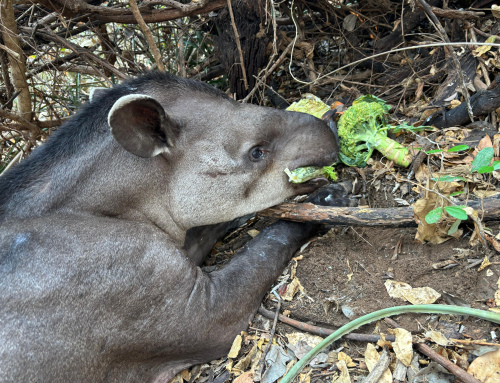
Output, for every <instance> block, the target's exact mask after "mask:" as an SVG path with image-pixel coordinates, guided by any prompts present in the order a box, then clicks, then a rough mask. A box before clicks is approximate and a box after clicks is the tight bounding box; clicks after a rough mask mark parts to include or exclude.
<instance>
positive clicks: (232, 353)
mask: <svg viewBox="0 0 500 383" xmlns="http://www.w3.org/2000/svg"><path fill="white" fill-rule="evenodd" d="M242 340H243V339H242V338H241V335H236V338H234V340H233V345H232V346H231V350H229V353H228V354H227V357H228V358H236V357H237V356H238V353H239V352H240V349H241V341H242Z"/></svg>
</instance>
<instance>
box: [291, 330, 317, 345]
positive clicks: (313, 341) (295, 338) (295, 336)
mask: <svg viewBox="0 0 500 383" xmlns="http://www.w3.org/2000/svg"><path fill="white" fill-rule="evenodd" d="M286 337H287V338H288V343H290V344H291V345H292V346H297V344H298V343H299V342H300V341H304V342H306V343H307V344H308V345H309V346H310V347H311V348H314V347H316V346H317V345H318V344H320V343H321V342H323V338H322V337H320V336H318V335H311V334H305V333H302V332H292V333H290V334H286Z"/></svg>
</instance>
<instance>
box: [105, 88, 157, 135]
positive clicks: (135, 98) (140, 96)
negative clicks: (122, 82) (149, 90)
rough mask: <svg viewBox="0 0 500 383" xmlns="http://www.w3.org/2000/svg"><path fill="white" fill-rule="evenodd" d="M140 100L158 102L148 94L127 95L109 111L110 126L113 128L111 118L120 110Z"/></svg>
mask: <svg viewBox="0 0 500 383" xmlns="http://www.w3.org/2000/svg"><path fill="white" fill-rule="evenodd" d="M138 100H153V101H156V100H155V99H154V98H153V97H151V96H148V95H146V94H140V93H137V94H127V95H126V96H122V97H120V98H119V99H118V100H117V101H116V102H115V103H114V104H113V107H112V108H111V109H110V110H109V113H108V125H109V126H110V127H111V116H112V115H113V114H114V113H115V112H116V111H117V110H118V109H121V108H123V107H124V106H125V105H127V104H130V103H131V102H133V101H138Z"/></svg>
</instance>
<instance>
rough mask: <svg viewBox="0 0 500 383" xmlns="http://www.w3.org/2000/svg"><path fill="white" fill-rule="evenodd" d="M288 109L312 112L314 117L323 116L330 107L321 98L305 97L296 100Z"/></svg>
mask: <svg viewBox="0 0 500 383" xmlns="http://www.w3.org/2000/svg"><path fill="white" fill-rule="evenodd" d="M286 110H290V111H292V112H301V113H307V114H311V115H313V116H314V117H317V118H321V117H323V114H325V113H326V112H328V111H329V110H330V107H329V106H328V105H326V104H325V103H324V102H323V101H321V100H320V99H319V98H317V97H315V98H312V99H311V98H303V99H302V100H300V101H296V102H294V103H293V104H292V105H290V106H289V107H288V108H286Z"/></svg>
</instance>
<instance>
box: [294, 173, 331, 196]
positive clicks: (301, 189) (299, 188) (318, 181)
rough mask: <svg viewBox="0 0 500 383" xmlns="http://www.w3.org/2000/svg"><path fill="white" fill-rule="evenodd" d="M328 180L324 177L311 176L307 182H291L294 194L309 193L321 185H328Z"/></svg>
mask: <svg viewBox="0 0 500 383" xmlns="http://www.w3.org/2000/svg"><path fill="white" fill-rule="evenodd" d="M328 184H329V181H328V180H327V179H326V177H318V178H313V179H312V180H309V181H307V182H304V183H301V184H292V185H293V189H294V191H295V194H296V195H298V194H309V193H312V192H313V191H315V190H316V189H318V188H320V187H321V186H325V185H328Z"/></svg>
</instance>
